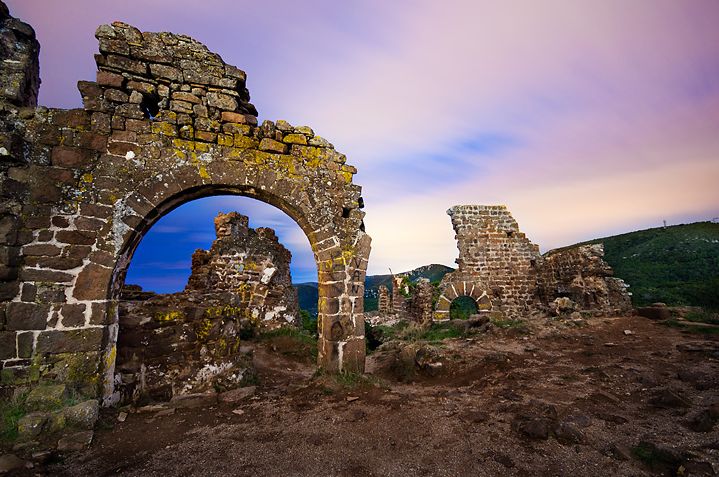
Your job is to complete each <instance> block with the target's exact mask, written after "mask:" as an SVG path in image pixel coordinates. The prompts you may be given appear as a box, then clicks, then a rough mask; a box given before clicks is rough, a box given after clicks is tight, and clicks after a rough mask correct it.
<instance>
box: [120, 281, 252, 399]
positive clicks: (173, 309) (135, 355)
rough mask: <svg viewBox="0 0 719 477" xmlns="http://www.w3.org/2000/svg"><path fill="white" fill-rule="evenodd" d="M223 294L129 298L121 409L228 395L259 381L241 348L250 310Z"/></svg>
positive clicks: (123, 325) (123, 310)
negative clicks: (182, 397)
mask: <svg viewBox="0 0 719 477" xmlns="http://www.w3.org/2000/svg"><path fill="white" fill-rule="evenodd" d="M227 298H228V297H226V296H222V294H219V293H218V294H201V293H198V292H183V293H175V294H171V295H155V294H147V293H136V292H133V291H132V290H131V291H129V292H128V293H125V292H123V294H122V300H121V301H120V304H119V308H120V312H119V325H120V333H119V335H118V339H117V360H116V367H115V383H116V386H115V393H116V396H117V400H118V402H119V404H130V403H142V402H147V401H169V400H171V399H172V398H173V397H176V396H180V395H185V394H195V393H205V392H214V391H224V390H227V389H232V388H234V387H237V386H241V385H242V384H244V383H245V382H247V381H248V379H252V378H253V377H254V369H253V367H252V357H251V355H249V354H247V353H245V352H243V350H242V349H241V348H240V344H241V340H240V331H241V328H242V320H243V318H244V313H243V312H244V308H243V307H241V306H239V305H233V304H232V302H231V301H227Z"/></svg>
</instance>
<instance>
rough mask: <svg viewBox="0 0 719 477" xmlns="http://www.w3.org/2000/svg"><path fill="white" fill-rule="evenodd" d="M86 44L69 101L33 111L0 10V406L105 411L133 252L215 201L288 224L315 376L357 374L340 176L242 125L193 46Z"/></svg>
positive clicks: (355, 295) (306, 131) (248, 107)
mask: <svg viewBox="0 0 719 477" xmlns="http://www.w3.org/2000/svg"><path fill="white" fill-rule="evenodd" d="M96 37H97V39H98V41H99V52H98V54H96V55H95V62H96V64H97V74H96V78H95V79H94V81H80V82H79V83H78V89H79V90H80V94H81V96H82V101H83V107H82V108H78V109H72V110H62V109H54V108H45V107H38V106H37V93H38V87H39V83H40V80H39V69H38V68H39V67H38V51H39V44H38V42H37V40H36V39H35V33H34V31H33V29H32V27H30V26H29V25H27V24H25V23H22V22H20V21H19V20H17V19H15V18H12V17H11V16H10V14H9V12H8V9H7V7H6V6H5V4H4V3H2V2H1V1H0V56H1V57H2V58H0V59H1V60H2V62H1V63H0V64H2V68H3V69H2V75H0V367H1V368H2V370H1V372H0V376H1V381H0V383H1V386H2V388H1V389H0V391H1V394H2V398H3V399H4V398H5V397H6V396H10V395H12V394H13V392H21V391H23V390H30V389H34V388H40V387H47V386H52V385H57V386H61V387H63V388H64V389H66V390H71V391H72V392H73V393H74V394H75V395H76V396H80V397H85V398H94V399H96V398H104V400H103V402H104V404H106V405H111V404H113V403H114V402H116V400H117V399H118V393H116V392H115V391H116V390H115V380H114V377H115V366H116V356H117V342H118V331H119V320H118V302H119V298H120V292H121V290H122V288H123V284H124V277H125V273H126V270H127V267H128V265H129V263H130V260H131V259H132V256H133V253H134V251H135V249H136V247H137V245H138V243H139V242H140V240H141V239H142V236H143V235H144V234H145V233H146V232H147V230H149V229H150V227H151V226H152V225H153V224H154V223H155V222H156V221H157V220H158V219H159V218H160V217H162V216H163V215H165V214H166V213H168V212H169V211H171V210H173V209H174V208H176V207H177V206H179V205H181V204H183V203H186V202H189V201H191V200H194V199H197V198H201V197H207V196H212V195H218V194H234V195H243V196H248V197H253V198H256V199H259V200H261V201H264V202H266V203H269V204H271V205H274V206H276V207H278V208H279V209H281V210H282V211H284V212H285V213H287V214H288V215H289V216H290V217H291V218H293V219H294V220H295V221H296V222H297V223H298V225H299V226H300V227H301V229H302V230H303V231H304V233H305V234H306V235H307V237H308V239H309V242H310V245H311V247H312V250H313V253H314V256H315V260H316V263H317V268H318V275H319V280H318V281H319V286H318V291H319V302H318V323H319V325H318V328H319V330H318V331H319V341H318V366H320V367H322V368H324V369H325V370H327V371H329V372H338V371H358V372H361V371H363V369H364V358H365V345H364V315H363V297H364V278H365V271H366V269H367V260H368V257H369V252H370V242H371V240H370V237H369V236H368V235H367V234H366V233H365V232H364V224H363V217H364V212H363V211H362V210H361V208H362V207H363V200H362V198H361V188H360V186H358V185H356V184H354V183H353V182H352V178H353V175H354V174H355V173H356V169H355V168H354V167H353V166H351V165H349V164H347V163H346V157H345V156H344V155H343V154H341V153H339V152H338V151H336V150H335V149H334V147H333V146H332V144H330V143H329V142H328V141H327V140H326V139H324V138H322V137H320V136H317V135H316V134H315V133H314V131H313V130H312V129H311V128H309V127H306V126H298V127H293V126H292V125H290V124H289V123H288V122H286V121H281V120H280V121H276V122H271V121H264V122H262V124H260V125H258V121H257V111H256V109H255V107H254V106H253V105H252V104H251V103H250V96H249V92H248V90H247V88H246V74H245V73H244V72H243V71H242V70H240V69H238V68H236V67H234V66H232V65H228V64H226V63H225V62H224V61H223V60H222V58H220V56H219V55H217V54H215V53H212V52H210V51H209V50H208V49H207V48H206V47H205V46H204V45H202V44H201V43H199V42H197V41H195V40H194V39H192V38H190V37H188V36H184V35H177V34H172V33H148V32H141V31H139V30H138V29H136V28H134V27H132V26H130V25H127V24H125V23H121V22H115V23H113V24H111V25H102V26H100V27H99V28H98V29H97V31H96ZM268 297H269V295H268ZM283 313H284V312H279V313H278V315H282V314H283Z"/></svg>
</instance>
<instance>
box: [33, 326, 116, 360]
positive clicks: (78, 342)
mask: <svg viewBox="0 0 719 477" xmlns="http://www.w3.org/2000/svg"><path fill="white" fill-rule="evenodd" d="M102 337H103V329H102V328H85V329H80V330H50V331H43V332H41V333H40V334H39V335H38V337H37V346H36V351H37V352H38V353H48V354H57V353H77V352H84V351H98V350H99V349H100V348H101V345H102Z"/></svg>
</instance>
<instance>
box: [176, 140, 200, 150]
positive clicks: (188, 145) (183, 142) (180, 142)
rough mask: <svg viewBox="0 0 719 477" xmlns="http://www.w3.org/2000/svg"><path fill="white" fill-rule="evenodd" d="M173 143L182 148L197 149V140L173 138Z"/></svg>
mask: <svg viewBox="0 0 719 477" xmlns="http://www.w3.org/2000/svg"><path fill="white" fill-rule="evenodd" d="M172 145H173V146H175V147H177V148H180V149H186V150H188V151H194V150H195V142H194V141H187V140H185V139H173V140H172Z"/></svg>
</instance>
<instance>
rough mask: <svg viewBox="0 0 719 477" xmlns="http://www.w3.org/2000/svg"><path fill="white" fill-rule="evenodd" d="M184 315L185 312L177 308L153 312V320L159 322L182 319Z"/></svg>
mask: <svg viewBox="0 0 719 477" xmlns="http://www.w3.org/2000/svg"><path fill="white" fill-rule="evenodd" d="M184 317H185V314H184V313H183V312H181V311H179V310H171V311H167V312H164V313H163V312H158V313H155V320H157V321H160V322H168V321H177V320H181V319H183V318H184Z"/></svg>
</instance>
